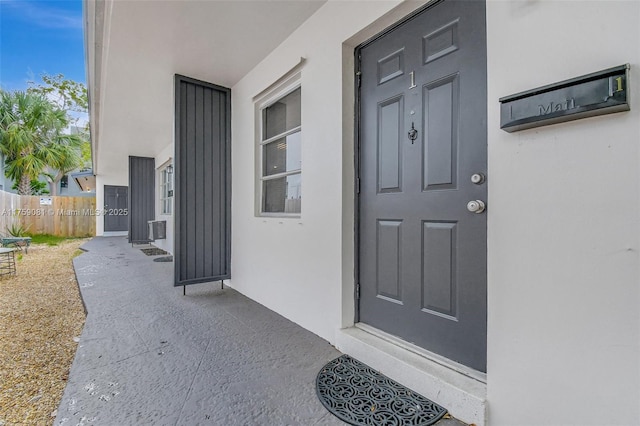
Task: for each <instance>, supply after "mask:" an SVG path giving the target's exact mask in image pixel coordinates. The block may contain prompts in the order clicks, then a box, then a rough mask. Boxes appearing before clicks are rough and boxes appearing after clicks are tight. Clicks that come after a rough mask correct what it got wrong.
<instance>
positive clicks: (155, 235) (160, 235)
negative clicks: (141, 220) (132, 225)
mask: <svg viewBox="0 0 640 426" xmlns="http://www.w3.org/2000/svg"><path fill="white" fill-rule="evenodd" d="M147 223H148V224H149V241H155V240H164V239H166V238H167V221H166V220H150V221H148V222H147Z"/></svg>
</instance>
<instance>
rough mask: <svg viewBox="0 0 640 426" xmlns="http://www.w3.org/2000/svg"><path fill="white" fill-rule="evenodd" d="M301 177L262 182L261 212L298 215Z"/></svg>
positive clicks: (287, 177)
mask: <svg viewBox="0 0 640 426" xmlns="http://www.w3.org/2000/svg"><path fill="white" fill-rule="evenodd" d="M301 187H302V176H301V175H300V174H295V175H291V176H286V177H282V178H278V179H270V180H266V181H264V182H263V189H262V196H263V206H262V207H263V210H262V211H263V212H265V213H300V207H301V205H302V192H301Z"/></svg>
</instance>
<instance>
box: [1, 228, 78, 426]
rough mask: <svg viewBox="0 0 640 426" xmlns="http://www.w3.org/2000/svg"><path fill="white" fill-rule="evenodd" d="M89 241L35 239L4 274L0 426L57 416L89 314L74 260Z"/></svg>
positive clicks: (41, 421)
mask: <svg viewBox="0 0 640 426" xmlns="http://www.w3.org/2000/svg"><path fill="white" fill-rule="evenodd" d="M85 241H86V240H70V241H66V242H63V243H61V244H60V245H58V246H53V247H50V246H47V245H33V246H31V247H30V248H29V254H25V253H24V252H23V253H17V254H16V266H17V274H16V275H15V276H4V277H2V278H0V426H2V425H50V424H52V423H53V421H54V420H55V410H56V409H57V408H58V404H59V402H60V399H61V398H62V393H63V392H64V388H65V385H66V381H67V377H68V374H69V368H70V367H71V363H72V362H73V357H74V355H75V352H76V346H77V343H76V342H75V341H74V338H76V337H77V336H79V335H80V332H81V330H82V326H83V324H84V319H85V314H84V308H83V306H82V301H81V299H80V294H79V292H78V285H77V283H76V278H75V273H74V271H73V265H72V262H71V260H72V258H73V257H75V256H76V255H78V254H79V253H81V252H80V250H79V247H80V245H81V244H82V243H84V242H85ZM76 340H77V339H76Z"/></svg>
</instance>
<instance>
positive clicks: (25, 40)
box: [0, 0, 86, 90]
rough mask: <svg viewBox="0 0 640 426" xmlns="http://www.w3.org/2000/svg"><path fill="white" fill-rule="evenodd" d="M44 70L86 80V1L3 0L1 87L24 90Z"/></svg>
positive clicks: (0, 11)
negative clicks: (84, 38)
mask: <svg viewBox="0 0 640 426" xmlns="http://www.w3.org/2000/svg"><path fill="white" fill-rule="evenodd" d="M43 73H46V74H50V75H55V74H64V76H65V77H66V78H68V79H71V80H75V81H78V82H82V83H86V77H85V65H84V45H83V35H82V0H38V1H36V0H0V87H2V89H4V90H24V89H26V88H27V81H29V80H35V81H37V82H40V75H41V74H43Z"/></svg>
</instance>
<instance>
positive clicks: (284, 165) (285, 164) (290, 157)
mask: <svg viewBox="0 0 640 426" xmlns="http://www.w3.org/2000/svg"><path fill="white" fill-rule="evenodd" d="M300 136H301V133H300V132H296V133H294V134H292V135H289V136H287V137H286V138H282V139H278V140H276V141H273V142H271V143H269V144H267V145H265V146H263V147H262V149H263V154H262V158H263V161H264V164H263V173H264V176H270V175H275V174H278V173H284V172H290V171H292V170H300V169H301V168H302V158H301V157H302V152H301V145H300Z"/></svg>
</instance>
